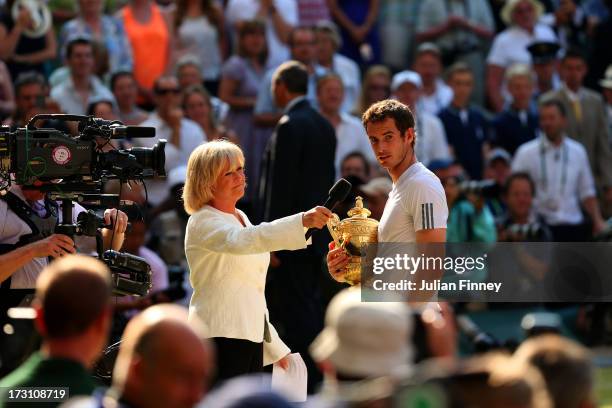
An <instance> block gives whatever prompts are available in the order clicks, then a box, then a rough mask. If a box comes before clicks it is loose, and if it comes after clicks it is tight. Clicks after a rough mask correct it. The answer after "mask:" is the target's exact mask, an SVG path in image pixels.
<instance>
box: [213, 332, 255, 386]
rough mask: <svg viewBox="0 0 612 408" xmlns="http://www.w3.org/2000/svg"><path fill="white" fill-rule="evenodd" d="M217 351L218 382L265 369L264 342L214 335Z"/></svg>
mask: <svg viewBox="0 0 612 408" xmlns="http://www.w3.org/2000/svg"><path fill="white" fill-rule="evenodd" d="M212 340H213V341H214V343H215V347H216V352H217V379H216V383H220V382H222V381H224V380H227V379H230V378H233V377H237V376H239V375H243V374H250V373H258V372H261V371H262V370H263V343H254V342H252V341H249V340H243V339H229V338H226V337H213V338H212Z"/></svg>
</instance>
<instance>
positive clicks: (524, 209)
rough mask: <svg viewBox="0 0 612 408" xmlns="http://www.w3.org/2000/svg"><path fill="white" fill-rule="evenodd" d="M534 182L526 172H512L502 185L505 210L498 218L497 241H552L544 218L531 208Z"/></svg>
mask: <svg viewBox="0 0 612 408" xmlns="http://www.w3.org/2000/svg"><path fill="white" fill-rule="evenodd" d="M534 196H535V183H534V182H533V180H532V178H531V176H530V175H529V174H528V173H523V172H518V173H514V174H512V175H511V176H510V177H509V178H508V180H507V181H506V184H505V186H504V199H505V202H506V206H507V208H506V212H505V214H504V215H503V216H502V217H501V218H500V219H499V223H498V225H499V232H498V240H499V241H544V242H545V241H552V233H551V232H550V228H548V226H547V225H546V222H545V221H544V218H543V217H542V216H541V215H539V214H537V213H536V212H535V211H534V209H533V205H532V204H533V197H534Z"/></svg>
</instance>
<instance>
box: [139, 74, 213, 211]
mask: <svg viewBox="0 0 612 408" xmlns="http://www.w3.org/2000/svg"><path fill="white" fill-rule="evenodd" d="M153 102H154V103H155V111H154V112H153V113H151V115H150V116H149V118H148V119H147V120H145V121H144V122H142V123H141V126H151V127H154V128H155V137H153V138H148V139H139V140H138V139H136V140H134V145H135V146H143V147H153V146H154V145H155V143H157V142H158V141H159V140H160V139H166V140H167V142H168V143H167V144H166V172H168V171H170V170H172V169H173V168H175V167H178V166H181V165H186V164H187V159H188V158H189V154H190V153H191V152H192V151H193V150H194V149H195V148H196V147H197V146H198V145H199V144H200V143H202V142H204V141H206V139H207V138H206V135H205V134H204V132H203V131H202V129H201V128H200V126H198V125H197V124H196V123H195V122H193V121H192V120H190V119H187V118H185V116H184V113H183V110H182V109H181V93H180V88H179V83H178V80H177V79H176V77H174V76H161V77H159V78H157V80H156V81H155V83H154V85H153ZM146 185H147V193H148V200H149V202H150V203H151V204H152V205H153V206H158V205H159V204H161V203H162V201H164V200H166V199H169V191H168V188H167V186H166V182H165V180H149V181H147V183H146ZM169 203H171V202H170V201H169Z"/></svg>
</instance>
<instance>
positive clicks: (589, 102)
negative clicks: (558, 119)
mask: <svg viewBox="0 0 612 408" xmlns="http://www.w3.org/2000/svg"><path fill="white" fill-rule="evenodd" d="M581 92H582V93H583V96H582V98H581V99H580V106H581V111H582V120H581V121H580V122H578V120H577V118H576V115H575V113H574V108H573V105H572V102H571V101H570V99H569V96H568V95H567V93H566V92H565V90H564V89H563V88H561V89H559V90H556V91H550V92H547V93H545V94H544V95H542V96H541V99H543V98H555V99H558V100H560V101H561V103H562V104H563V106H564V107H565V111H566V112H567V128H566V133H567V135H568V136H569V137H571V138H573V139H575V140H577V141H579V142H580V143H582V145H583V146H584V148H585V149H586V151H587V154H588V156H589V163H590V164H591V171H592V172H593V177H594V178H595V182H596V184H597V187H599V188H601V187H609V186H612V153H611V152H610V146H609V144H608V143H609V142H608V140H609V139H608V124H607V123H608V122H607V117H606V111H605V105H604V102H603V99H602V98H601V96H600V95H599V94H598V93H596V92H594V91H591V90H589V89H586V88H582V90H581Z"/></svg>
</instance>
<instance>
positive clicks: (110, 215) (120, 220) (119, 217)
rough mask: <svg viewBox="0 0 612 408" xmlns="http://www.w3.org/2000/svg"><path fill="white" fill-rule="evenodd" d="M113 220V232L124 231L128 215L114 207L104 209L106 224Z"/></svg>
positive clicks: (120, 232) (119, 232)
mask: <svg viewBox="0 0 612 408" xmlns="http://www.w3.org/2000/svg"><path fill="white" fill-rule="evenodd" d="M115 221H116V222H117V223H116V224H115V225H114V228H113V229H114V230H115V234H123V233H125V230H126V229H127V224H128V216H127V215H126V214H125V213H124V212H123V211H119V210H117V209H116V208H113V209H110V210H106V211H104V222H105V223H106V224H113V223H114V222H115Z"/></svg>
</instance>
